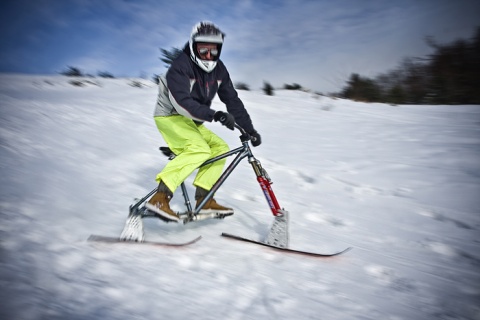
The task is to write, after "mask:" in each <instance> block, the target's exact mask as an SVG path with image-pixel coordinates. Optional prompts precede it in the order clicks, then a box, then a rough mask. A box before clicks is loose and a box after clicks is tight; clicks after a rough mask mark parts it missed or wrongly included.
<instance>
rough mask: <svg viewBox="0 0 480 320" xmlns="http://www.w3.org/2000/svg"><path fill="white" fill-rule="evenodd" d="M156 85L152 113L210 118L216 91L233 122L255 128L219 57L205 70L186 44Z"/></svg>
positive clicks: (246, 127) (203, 119)
mask: <svg viewBox="0 0 480 320" xmlns="http://www.w3.org/2000/svg"><path fill="white" fill-rule="evenodd" d="M159 85H160V88H159V89H160V90H159V96H158V100H157V106H156V109H155V116H168V115H172V114H181V115H183V116H186V117H189V118H192V119H193V120H195V121H197V122H203V121H208V122H211V121H212V120H213V115H214V114H215V110H213V109H211V108H210V106H211V104H212V100H213V98H214V97H215V94H218V97H219V98H220V100H221V101H222V102H223V103H225V105H226V107H227V111H228V113H230V114H232V115H233V116H234V117H235V122H236V123H237V124H238V125H240V126H241V127H242V128H244V129H245V130H246V131H247V132H253V131H254V128H253V124H252V121H251V119H250V116H249V114H248V112H247V110H246V109H245V106H244V105H243V102H242V101H241V100H240V98H239V97H238V94H237V91H236V90H235V88H234V87H233V84H232V81H231V80H230V75H229V74H228V71H227V68H226V67H225V65H224V64H223V62H222V61H221V60H218V61H217V66H216V67H215V69H213V70H212V71H211V72H210V73H207V72H205V71H204V70H202V69H201V68H200V67H199V66H198V65H197V64H196V63H195V62H193V61H192V59H191V58H190V49H189V47H188V45H187V46H185V49H184V50H183V52H182V53H181V54H180V55H179V56H178V57H177V58H176V59H175V60H174V61H173V62H172V64H171V66H170V68H169V69H168V71H167V73H166V75H165V77H162V78H160V84H159Z"/></svg>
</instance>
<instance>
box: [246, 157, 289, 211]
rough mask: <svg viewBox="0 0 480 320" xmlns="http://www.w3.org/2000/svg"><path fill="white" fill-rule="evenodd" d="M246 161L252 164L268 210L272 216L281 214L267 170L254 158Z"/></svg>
mask: <svg viewBox="0 0 480 320" xmlns="http://www.w3.org/2000/svg"><path fill="white" fill-rule="evenodd" d="M248 162H250V164H251V165H252V168H253V171H255V175H256V176H257V181H258V183H259V184H260V188H262V191H263V194H264V195H265V198H266V199H267V202H268V205H269V206H270V210H272V213H273V215H274V216H279V215H282V208H281V207H280V205H279V204H278V201H277V197H275V193H273V189H272V180H271V179H270V177H269V176H268V173H267V171H265V169H264V168H263V167H262V165H261V163H260V161H258V160H257V159H255V158H253V157H252V158H249V160H248Z"/></svg>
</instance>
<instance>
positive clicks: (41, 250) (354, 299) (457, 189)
mask: <svg viewBox="0 0 480 320" xmlns="http://www.w3.org/2000/svg"><path fill="white" fill-rule="evenodd" d="M71 80H72V79H71V78H65V77H61V76H48V77H47V76H22V75H1V76H0V107H1V117H0V124H1V129H0V130H1V131H0V132H1V136H0V137H1V155H0V157H1V165H2V172H1V186H2V188H1V198H0V208H1V213H0V214H1V223H0V241H1V242H0V259H1V261H0V288H1V289H0V301H2V302H1V307H0V318H2V319H122V320H124V319H189V318H196V319H392V320H393V319H395V320H398V319H408V320H411V319H465V320H466V319H480V308H479V306H478V302H479V301H480V285H479V284H480V272H479V269H480V254H479V252H480V250H479V249H480V235H479V230H480V199H479V198H480V174H479V173H480V161H479V159H480V106H396V107H395V106H390V105H385V104H366V103H358V102H352V101H346V100H341V99H338V100H333V99H330V98H327V97H321V96H316V95H312V94H309V93H304V92H298V91H282V90H277V91H275V95H274V96H266V95H264V94H263V93H262V92H261V91H240V92H239V94H240V96H241V98H242V99H243V101H244V103H245V105H246V106H247V109H248V111H249V113H250V115H251V116H252V119H253V121H254V124H255V126H256V128H257V130H258V131H259V132H260V133H261V134H262V137H263V144H262V145H261V146H260V147H258V148H254V149H253V151H254V153H255V155H256V156H257V158H258V159H259V160H260V161H261V162H262V165H263V166H264V167H265V169H266V170H267V171H268V173H269V175H270V176H271V178H272V180H273V181H274V184H273V188H274V190H275V193H276V195H277V198H278V200H279V202H280V204H281V205H282V206H283V207H285V209H287V210H288V211H289V212H290V238H291V239H290V247H293V248H299V249H304V250H311V251H320V252H322V251H323V252H330V251H336V250H338V249H343V248H345V247H347V246H352V247H353V248H354V249H353V250H352V251H350V252H348V253H347V254H345V255H343V256H340V257H337V258H333V259H315V258H309V257H303V256H296V255H288V254H284V253H281V252H277V251H272V250H269V249H267V248H263V247H257V246H255V245H251V244H247V243H241V242H235V241H231V240H228V239H225V238H223V237H220V234H221V233H222V232H230V233H235V234H240V235H244V236H248V237H252V238H256V239H262V237H264V236H265V235H266V232H267V231H268V228H269V226H270V224H271V222H272V219H273V218H272V216H271V213H270V210H269V208H268V206H267V204H266V203H265V200H264V197H263V194H262V192H261V190H260V188H259V187H258V185H257V183H256V181H255V176H254V174H253V172H251V167H250V166H249V164H248V163H247V162H246V161H245V162H244V163H242V164H241V165H240V166H239V167H238V169H237V170H236V171H235V172H234V173H233V174H232V176H231V177H230V178H229V180H227V182H226V183H225V184H224V186H223V187H222V189H220V191H219V192H218V193H217V199H218V200H219V202H222V203H224V204H227V205H229V206H232V207H234V208H235V210H236V213H235V215H234V216H233V217H230V218H227V219H225V220H214V221H204V222H199V223H196V224H189V225H186V226H184V225H181V224H178V225H175V224H165V223H162V222H161V221H160V220H158V221H157V220H154V219H150V220H148V219H146V220H145V222H144V223H145V232H146V236H147V239H149V240H169V241H182V240H189V239H192V238H194V237H196V236H197V235H202V236H203V239H202V240H201V241H200V242H198V243H196V244H194V245H191V246H188V247H184V248H181V249H178V248H155V247H148V246H142V245H98V244H96V245H94V244H91V243H88V242H87V241H86V239H87V238H88V236H89V235H90V234H92V233H94V234H103V235H112V236H118V235H119V234H120V232H121V230H122V228H123V225H124V222H125V219H126V217H127V214H128V206H129V205H130V204H131V203H133V201H134V198H137V197H142V196H143V195H145V194H146V193H147V192H148V191H150V190H151V189H153V188H154V187H155V181H154V178H155V175H156V174H157V172H158V171H159V170H160V169H161V168H162V167H163V166H164V165H165V164H166V161H167V159H166V158H165V157H163V156H162V155H161V154H160V152H159V151H158V147H159V146H161V145H164V142H163V141H162V138H161V136H160V134H159V133H158V131H157V130H156V128H155V125H154V123H153V120H152V113H153V106H154V103H155V100H156V91H157V88H156V86H155V85H154V84H153V83H152V82H149V81H146V80H141V79H112V80H107V79H89V80H88V81H87V82H85V83H84V86H83V87H79V86H74V85H72V84H70V83H69V81H71ZM133 81H136V84H144V86H143V87H141V88H139V87H136V86H132V84H133ZM213 108H215V109H224V106H223V105H222V104H221V103H220V101H218V100H216V101H215V102H214V104H213ZM208 126H209V128H211V129H212V130H214V131H215V132H217V133H218V134H219V135H221V136H222V137H223V138H224V139H225V140H226V141H227V142H228V143H229V145H230V146H231V147H232V148H233V147H236V146H237V145H238V144H239V143H238V133H237V132H232V131H230V130H227V129H225V128H223V127H221V126H220V125H219V124H218V123H212V124H208ZM192 181H193V177H191V178H189V179H188V180H187V182H188V186H189V188H190V189H189V190H190V191H192V192H193V188H192V187H191V182H192ZM179 191H180V190H179ZM179 191H178V193H177V194H176V196H175V197H174V199H173V208H174V209H175V210H178V211H180V210H182V209H183V204H182V203H183V202H182V199H181V193H180V192H179Z"/></svg>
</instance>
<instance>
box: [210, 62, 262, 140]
mask: <svg viewBox="0 0 480 320" xmlns="http://www.w3.org/2000/svg"><path fill="white" fill-rule="evenodd" d="M218 67H220V68H223V69H224V70H222V71H223V72H222V73H223V74H224V76H223V78H222V83H221V84H220V87H219V88H218V97H219V98H220V100H221V101H222V102H223V103H225V105H226V107H227V111H228V113H231V114H232V115H233V116H234V117H235V122H236V123H237V124H238V125H239V126H240V127H242V128H243V129H245V131H247V132H253V131H254V130H255V129H254V128H253V124H252V120H251V119H250V115H249V114H248V112H247V110H246V109H245V106H244V105H243V102H242V100H240V98H239V97H238V93H237V91H236V90H235V88H234V87H233V84H232V80H231V79H230V75H229V74H228V71H227V70H226V68H225V66H224V65H223V63H221V61H219V65H217V68H218Z"/></svg>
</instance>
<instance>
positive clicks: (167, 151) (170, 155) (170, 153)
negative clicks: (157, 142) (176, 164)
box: [159, 147, 175, 160]
mask: <svg viewBox="0 0 480 320" xmlns="http://www.w3.org/2000/svg"><path fill="white" fill-rule="evenodd" d="M159 149H160V151H162V153H163V154H164V155H165V156H166V157H167V158H168V159H170V160H172V159H173V158H175V153H173V151H172V150H170V148H169V147H160V148H159Z"/></svg>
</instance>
